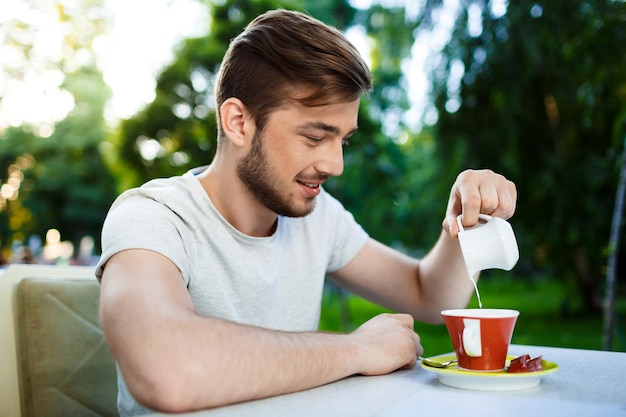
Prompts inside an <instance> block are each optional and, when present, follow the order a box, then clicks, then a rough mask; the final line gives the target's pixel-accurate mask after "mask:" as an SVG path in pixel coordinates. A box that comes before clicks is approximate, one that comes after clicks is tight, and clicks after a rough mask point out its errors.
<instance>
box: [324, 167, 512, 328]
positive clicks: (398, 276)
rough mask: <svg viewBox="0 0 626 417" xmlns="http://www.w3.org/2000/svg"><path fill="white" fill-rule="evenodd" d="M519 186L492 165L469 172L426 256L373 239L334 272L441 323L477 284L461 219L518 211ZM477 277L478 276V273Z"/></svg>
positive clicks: (350, 285) (379, 298)
mask: <svg viewBox="0 0 626 417" xmlns="http://www.w3.org/2000/svg"><path fill="white" fill-rule="evenodd" d="M516 200H517V191H516V189H515V185H514V184H513V183H512V182H511V181H509V180H507V179H506V178H504V177H503V176H502V175H499V174H495V173H494V172H492V171H489V170H483V171H471V170H468V171H464V172H463V173H461V174H460V175H459V176H458V177H457V180H456V182H455V183H454V185H453V186H452V190H451V192H450V199H449V202H448V207H447V210H446V217H445V219H444V222H443V229H444V231H443V232H442V233H441V235H440V237H439V240H438V241H437V243H436V244H435V246H434V247H433V249H432V250H431V251H430V252H429V253H428V254H427V255H426V256H425V257H424V259H422V260H417V259H413V258H411V257H409V256H406V255H403V254H401V253H399V252H398V251H396V250H393V249H391V248H389V247H387V246H384V245H383V244H381V243H379V242H376V241H375V240H373V239H370V240H369V241H368V242H367V243H366V244H365V246H364V247H363V249H361V251H360V252H359V254H358V255H357V256H356V257H355V258H354V259H353V260H352V261H351V262H349V263H348V264H347V265H346V266H345V267H343V268H342V269H340V270H339V271H337V272H335V273H334V274H333V275H332V276H333V278H334V279H335V281H336V282H337V283H338V284H339V285H341V286H343V287H344V288H346V289H348V290H350V291H353V292H355V293H357V294H359V295H362V296H364V297H366V298H368V299H370V300H372V301H374V302H377V303H379V304H381V305H383V306H386V307H389V308H391V309H393V310H395V311H401V312H405V313H409V314H411V315H412V316H413V317H414V318H415V319H416V320H420V321H425V322H429V323H441V322H442V318H441V314H440V312H441V310H444V309H447V308H462V307H465V306H466V305H467V303H468V301H469V298H470V297H471V295H472V293H473V291H474V286H473V284H472V282H471V281H470V280H469V277H468V273H467V269H466V267H465V262H464V260H463V255H462V254H461V248H460V245H459V242H458V239H457V238H456V237H457V236H458V230H459V228H458V224H457V222H456V218H457V216H458V215H460V214H463V224H464V225H465V226H467V227H469V226H472V225H474V224H476V222H477V221H478V214H479V213H486V214H490V215H492V216H498V217H502V218H505V219H508V218H509V217H511V216H512V215H513V213H514V211H515V204H516ZM473 278H474V279H478V277H473Z"/></svg>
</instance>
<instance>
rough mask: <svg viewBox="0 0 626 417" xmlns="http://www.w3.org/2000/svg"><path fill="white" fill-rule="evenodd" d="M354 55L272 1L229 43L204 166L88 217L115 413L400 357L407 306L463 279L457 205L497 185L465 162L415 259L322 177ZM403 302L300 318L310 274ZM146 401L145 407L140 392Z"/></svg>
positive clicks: (356, 82) (504, 201)
mask: <svg viewBox="0 0 626 417" xmlns="http://www.w3.org/2000/svg"><path fill="white" fill-rule="evenodd" d="M370 88H371V79H370V74H369V71H368V69H367V67H366V65H365V64H364V62H363V60H362V59H361V57H360V56H359V54H358V52H357V51H356V50H355V48H354V47H353V46H352V45H351V44H350V43H349V42H348V41H347V40H346V39H345V38H344V36H343V35H342V34H341V33H340V32H338V31H337V30H335V29H333V28H330V27H328V26H326V25H324V24H322V23H321V22H319V21H317V20H315V19H313V18H311V17H308V16H306V15H304V14H300V13H295V12H290V11H284V10H281V11H272V12H268V13H266V14H264V15H261V16H259V17H258V18H257V19H255V20H254V21H253V22H252V23H250V25H249V26H248V27H247V28H246V30H245V31H244V32H243V33H241V34H240V35H239V36H238V37H237V38H235V39H234V40H233V42H232V43H231V45H230V47H229V49H228V52H227V53H226V56H225V58H224V61H223V63H222V66H221V69H220V73H219V76H218V79H217V82H216V87H215V90H216V108H217V110H218V111H217V118H218V130H219V131H218V148H217V153H216V155H215V158H214V160H213V161H212V162H211V164H210V165H209V166H208V167H204V168H200V169H197V170H194V171H192V172H189V173H187V174H185V175H183V176H181V177H173V178H170V179H159V180H154V181H151V182H149V183H147V184H145V185H144V186H143V187H140V188H138V189H133V190H130V191H127V192H126V193H124V194H123V195H122V196H120V198H119V199H118V200H117V201H116V202H115V204H114V205H113V207H112V208H111V211H110V213H109V215H108V216H107V219H106V222H105V225H104V228H103V255H102V258H101V260H100V263H99V265H98V268H97V275H98V279H99V280H100V282H101V300H100V309H101V320H102V325H103V329H104V332H105V336H106V340H107V342H108V344H109V346H110V349H111V352H112V353H113V355H114V357H115V359H116V361H117V364H118V371H119V372H118V374H119V378H118V379H119V388H120V391H119V398H118V405H119V409H120V413H121V414H122V415H133V414H140V413H143V412H146V411H147V410H146V408H148V409H153V410H161V411H169V412H179V411H188V410H196V409H202V408H209V407H217V406H221V405H225V404H231V403H236V402H241V401H246V400H251V399H257V398H263V397H268V396H273V395H278V394H283V393H287V392H292V391H298V390H303V389H307V388H310V387H315V386H319V385H322V384H325V383H329V382H332V381H335V380H338V379H340V378H344V377H347V376H349V375H354V374H363V375H381V374H385V373H389V372H392V371H394V370H397V369H399V368H403V367H412V366H414V365H415V363H416V358H417V356H419V355H421V353H422V352H423V349H422V346H421V344H420V339H419V337H418V335H417V334H416V333H415V332H414V331H413V320H414V319H417V320H422V321H426V322H431V323H437V322H440V321H441V317H440V311H441V310H442V309H445V308H453V307H462V306H465V305H466V304H467V302H468V300H469V297H470V296H471V294H472V291H473V286H472V283H471V282H470V281H469V280H468V279H467V276H466V271H465V266H464V262H463V259H462V256H461V253H460V249H459V244H458V239H456V236H457V233H458V225H456V217H457V216H458V215H460V214H462V215H463V223H464V224H465V225H466V226H470V225H472V224H475V223H476V222H477V220H478V214H479V213H488V214H491V215H493V216H500V217H503V218H508V217H510V216H511V215H512V214H513V212H514V210H515V202H516V190H515V186H514V185H513V183H511V182H510V181H508V180H506V179H505V178H504V177H502V176H501V175H497V174H494V173H493V172H491V171H487V170H486V171H466V172H464V173H462V174H460V175H459V177H458V178H457V181H456V182H455V184H454V185H453V187H452V191H451V194H450V200H449V202H448V208H447V212H446V217H445V219H444V221H443V229H444V230H443V232H442V234H441V237H440V238H439V240H438V242H437V243H436V245H435V246H434V248H433V249H432V250H431V252H430V253H429V254H428V255H427V256H426V257H425V258H424V259H422V260H417V259H413V258H410V257H408V256H405V255H403V254H400V253H399V252H397V251H395V250H392V249H390V248H388V247H386V246H384V245H382V244H381V243H378V242H376V241H375V240H373V239H371V238H369V237H368V235H367V234H366V233H365V231H363V229H362V228H361V227H360V226H359V225H357V224H356V222H355V221H354V219H353V217H352V216H351V215H350V214H349V213H347V212H346V211H345V209H344V208H343V207H342V206H341V205H340V203H339V202H338V201H337V200H335V199H333V198H332V197H331V196H330V195H328V194H327V193H326V192H325V191H324V190H323V188H322V185H323V183H324V182H325V181H326V180H327V179H328V178H329V177H331V176H337V175H340V174H341V173H342V170H343V146H344V144H345V142H346V141H347V140H348V138H349V137H350V135H352V134H353V133H354V131H356V129H357V110H358V107H359V101H360V96H361V95H362V94H363V93H367V91H368V90H369V89H370ZM326 274H328V275H329V276H330V277H332V279H334V280H335V282H337V283H338V284H339V285H341V286H342V287H344V288H346V289H348V290H350V291H353V292H354V293H356V294H359V295H361V296H364V297H367V298H368V299H370V300H373V301H375V302H378V303H380V304H381V305H384V306H387V307H389V308H392V309H394V310H395V311H399V312H403V313H402V314H384V315H380V316H376V317H374V318H372V319H371V320H369V321H368V322H366V323H364V324H363V325H361V326H360V327H359V328H358V329H357V330H356V331H354V332H352V333H350V334H328V333H319V332H316V329H317V325H318V320H319V314H320V302H321V296H322V289H323V283H324V277H325V275H326ZM144 407H146V408H144Z"/></svg>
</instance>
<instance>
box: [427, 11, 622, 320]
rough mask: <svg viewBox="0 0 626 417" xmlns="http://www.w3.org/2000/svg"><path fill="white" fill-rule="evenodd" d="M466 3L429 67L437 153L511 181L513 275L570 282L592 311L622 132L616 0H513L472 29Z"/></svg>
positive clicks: (600, 276) (458, 166) (600, 275)
mask: <svg viewBox="0 0 626 417" xmlns="http://www.w3.org/2000/svg"><path fill="white" fill-rule="evenodd" d="M471 3H472V2H464V3H463V4H464V6H465V8H464V9H463V11H462V12H461V14H460V15H459V19H458V20H457V22H456V27H455V30H454V34H453V37H452V40H451V42H450V43H449V44H448V46H447V47H446V49H445V50H444V51H443V55H444V58H445V59H444V60H443V61H442V65H441V67H440V68H437V70H436V71H435V74H439V76H438V77H437V76H436V77H435V79H434V85H433V87H434V90H433V91H434V99H435V103H436V105H437V109H438V111H439V122H438V124H437V127H436V129H437V130H436V132H437V133H436V136H437V141H438V143H439V146H438V155H439V158H440V161H444V160H450V158H449V153H450V152H451V150H454V149H457V150H458V149H462V150H463V154H462V158H461V159H460V160H459V161H458V163H456V164H455V165H454V168H455V170H457V171H458V170H459V169H462V168H468V167H472V168H482V167H489V168H492V169H494V170H496V171H499V172H501V173H503V174H505V175H507V176H509V177H510V178H512V179H513V180H514V181H515V182H516V183H517V185H518V192H519V203H518V212H517V214H516V216H515V217H514V219H513V220H512V223H513V226H514V228H515V230H516V232H517V235H518V237H519V240H520V246H521V257H522V259H521V264H522V265H523V267H524V268H526V270H525V271H526V272H529V273H530V272H533V273H537V271H538V270H541V269H544V270H545V269H547V270H549V271H551V274H553V275H554V276H556V277H559V278H563V279H576V281H577V282H578V283H579V285H580V287H581V291H582V293H584V294H586V296H587V305H588V306H589V307H590V308H598V307H599V303H598V299H599V294H598V291H599V290H600V289H601V282H602V279H603V276H604V270H603V269H604V266H605V264H606V259H605V256H604V255H603V247H604V246H605V245H606V244H607V241H608V237H609V228H610V223H611V213H612V207H613V202H614V193H615V190H616V187H617V180H618V168H619V161H620V155H621V146H622V145H621V144H622V141H623V136H624V134H626V128H625V126H626V125H625V121H626V104H625V103H626V77H625V75H624V74H626V54H621V53H617V52H616V51H620V50H622V49H623V45H624V43H625V42H626V4H625V3H624V2H621V1H611V0H593V1H559V2H550V3H546V4H542V3H537V2H535V1H530V0H522V1H516V2H509V4H508V11H507V13H506V14H505V15H503V16H500V17H493V15H492V14H491V13H490V11H489V10H488V8H487V7H483V9H482V15H481V22H482V32H481V34H480V35H479V36H476V37H473V36H470V35H469V33H468V13H467V8H468V7H469V5H470V4H471ZM477 4H480V5H481V7H482V3H477ZM455 61H456V62H457V63H458V62H462V64H463V67H464V75H463V79H462V84H461V90H460V93H459V98H460V100H461V101H462V105H461V107H460V108H459V109H458V111H456V112H449V111H446V103H448V101H449V100H450V99H451V98H452V97H451V95H450V92H449V88H448V85H447V82H448V79H449V76H450V74H451V68H452V67H453V65H454V64H453V63H454V62H455ZM457 66H458V65H457ZM460 144H463V145H460Z"/></svg>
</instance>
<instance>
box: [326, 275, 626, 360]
mask: <svg viewBox="0 0 626 417" xmlns="http://www.w3.org/2000/svg"><path fill="white" fill-rule="evenodd" d="M478 288H479V290H480V295H481V298H482V302H483V307H485V308H512V309H516V310H519V311H520V316H519V318H518V319H517V324H516V326H515V331H514V332H513V339H512V343H516V344H527V345H539V346H555V347H570V348H579V349H596V350H600V349H602V327H603V321H602V315H601V314H587V313H585V312H584V311H583V309H582V308H581V304H580V301H579V297H578V295H577V293H576V291H574V290H573V289H572V288H569V287H568V286H567V285H565V284H564V283H560V282H555V281H553V280H541V281H530V280H522V279H515V278H510V277H508V276H506V275H505V276H504V277H502V276H497V274H496V275H494V276H490V275H487V274H485V276H484V277H483V278H482V279H481V280H480V282H479V284H478ZM346 306H347V309H346V308H345V307H346ZM470 307H478V302H477V300H476V297H473V299H472V301H471V302H470ZM616 309H617V315H616V316H617V317H616V320H615V327H616V330H615V332H614V336H613V347H612V350H614V351H619V352H626V323H625V320H626V297H625V296H624V295H623V294H622V295H621V296H617V297H616ZM382 312H389V310H385V309H383V308H381V307H379V306H377V305H375V304H373V303H370V302H368V301H366V300H364V299H362V298H359V297H356V296H353V295H349V294H345V295H344V303H343V304H342V301H341V297H340V296H339V295H338V292H337V291H332V290H331V291H326V292H325V295H324V300H323V309H322V317H321V321H320V329H321V330H329V331H350V330H353V329H355V328H356V327H358V326H359V325H360V324H361V323H363V322H365V321H367V320H368V319H370V318H371V317H373V316H374V315H376V314H379V313H382ZM415 331H416V332H417V333H418V334H419V335H420V338H421V341H422V345H423V346H424V351H425V352H424V354H425V355H426V356H432V355H437V354H440V353H446V352H450V351H452V343H451V342H450V339H449V336H448V332H447V330H446V328H445V326H444V325H437V326H433V325H428V324H424V323H419V322H416V323H415Z"/></svg>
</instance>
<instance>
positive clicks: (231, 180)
mask: <svg viewBox="0 0 626 417" xmlns="http://www.w3.org/2000/svg"><path fill="white" fill-rule="evenodd" d="M198 179H199V180H200V183H201V184H202V187H203V188H204V190H205V191H206V193H207V194H208V195H209V198H210V199H211V202H212V203H213V205H214V206H215V208H216V209H217V210H218V211H219V212H220V214H221V215H222V216H223V217H224V218H225V219H226V221H227V222H228V223H230V224H231V225H232V226H233V227H234V228H235V229H237V230H239V231H240V232H241V233H243V234H245V235H248V236H253V237H267V236H271V235H272V234H273V233H274V231H275V230H276V223H277V219H278V216H277V215H276V213H274V212H272V211H270V210H269V209H267V207H265V206H263V205H262V204H261V203H259V201H258V200H257V199H256V198H254V196H253V195H252V194H251V193H250V192H249V191H248V189H247V188H246V186H245V185H244V184H243V183H242V182H241V180H240V179H239V176H238V175H237V172H236V171H235V170H234V169H232V168H230V167H229V166H227V164H220V162H219V160H217V159H216V160H215V161H214V162H213V163H212V164H211V165H209V167H208V168H207V169H206V170H205V171H203V172H202V173H201V174H200V175H198Z"/></svg>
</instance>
